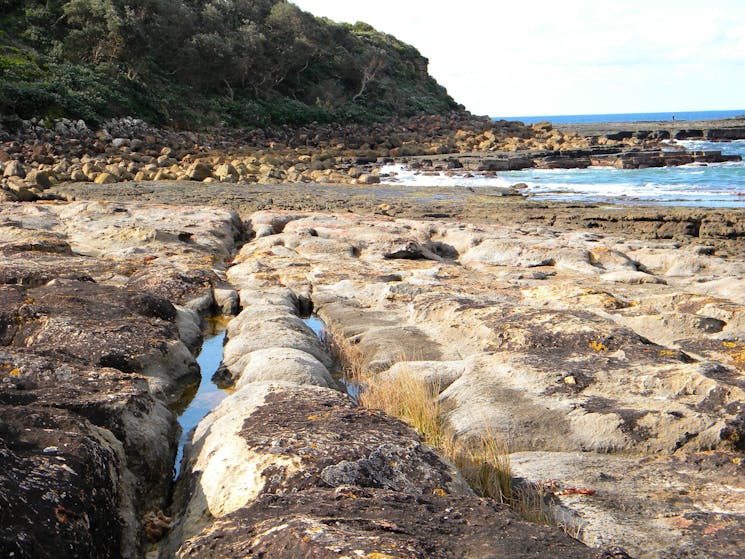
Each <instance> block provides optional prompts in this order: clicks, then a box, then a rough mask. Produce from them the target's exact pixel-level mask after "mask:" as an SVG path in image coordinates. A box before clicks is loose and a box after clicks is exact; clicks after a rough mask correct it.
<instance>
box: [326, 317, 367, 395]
mask: <svg viewBox="0 0 745 559" xmlns="http://www.w3.org/2000/svg"><path fill="white" fill-rule="evenodd" d="M323 342H324V344H325V345H326V348H327V349H328V350H329V351H330V352H331V353H332V354H333V355H334V357H335V358H336V361H337V363H338V364H339V367H340V368H341V371H342V373H343V374H344V376H345V377H347V378H348V379H349V380H352V381H354V382H361V381H362V380H363V377H364V376H365V367H364V363H365V355H364V354H363V352H362V350H361V349H360V347H359V346H358V345H357V344H356V343H355V342H354V341H353V340H352V339H350V338H347V337H346V336H345V335H344V333H343V332H342V331H341V330H340V329H339V328H336V327H334V326H332V325H329V324H327V325H326V326H325V329H324V334H323Z"/></svg>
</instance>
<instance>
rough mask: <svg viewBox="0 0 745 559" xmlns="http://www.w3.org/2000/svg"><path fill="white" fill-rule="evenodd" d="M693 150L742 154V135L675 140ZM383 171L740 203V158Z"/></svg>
mask: <svg viewBox="0 0 745 559" xmlns="http://www.w3.org/2000/svg"><path fill="white" fill-rule="evenodd" d="M677 143H678V145H681V146H683V147H685V148H686V149H688V150H694V151H712V150H714V151H722V152H723V153H724V154H737V155H742V156H744V157H745V140H736V141H734V142H722V143H715V142H695V141H683V142H677ZM382 172H383V173H394V175H392V176H391V177H390V178H388V179H384V182H386V183H390V184H402V185H407V186H414V187H418V186H425V185H429V186H453V187H458V186H462V187H471V188H474V187H484V186H490V187H495V186H496V187H503V188H506V187H509V186H512V185H514V184H517V183H524V184H525V185H527V187H526V188H525V189H524V190H522V192H523V194H525V195H527V196H530V197H531V198H535V199H539V200H551V201H560V202H600V203H612V204H630V205H633V204H638V205H640V204H650V203H651V204H656V205H666V206H691V207H709V208H742V207H745V162H742V161H739V162H728V163H714V164H709V165H698V164H693V165H683V166H681V167H661V168H653V169H615V168H611V167H589V168H587V169H525V170H522V171H506V172H502V173H499V174H498V175H497V176H496V177H495V176H486V175H483V174H481V175H480V174H478V173H472V175H473V176H457V175H455V176H448V175H446V174H445V173H437V174H435V175H432V174H426V175H424V174H418V173H415V172H413V171H410V170H406V169H403V168H402V167H401V166H397V165H388V166H386V167H384V168H383V169H382Z"/></svg>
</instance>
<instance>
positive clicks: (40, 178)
mask: <svg viewBox="0 0 745 559" xmlns="http://www.w3.org/2000/svg"><path fill="white" fill-rule="evenodd" d="M26 181H27V182H28V183H29V184H31V185H33V186H38V187H39V188H41V189H42V190H45V189H47V188H50V187H51V186H52V181H51V180H50V177H49V173H47V172H46V171H39V170H37V169H34V170H32V171H29V172H28V173H27V174H26Z"/></svg>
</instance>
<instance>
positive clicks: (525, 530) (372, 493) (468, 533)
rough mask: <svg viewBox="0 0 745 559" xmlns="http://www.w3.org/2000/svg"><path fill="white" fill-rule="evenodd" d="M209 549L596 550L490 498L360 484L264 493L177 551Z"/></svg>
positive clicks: (321, 553) (452, 557)
mask: <svg viewBox="0 0 745 559" xmlns="http://www.w3.org/2000/svg"><path fill="white" fill-rule="evenodd" d="M280 511H281V512H280ZM306 534H312V536H310V537H308V536H306ZM526 541H527V542H530V543H528V544H527V545H526ZM206 553H209V554H216V555H220V556H226V557H228V556H239V555H248V556H252V555H266V556H268V557H269V556H282V555H288V556H293V557H307V556H313V557H319V558H329V559H331V558H332V557H339V556H340V555H342V556H354V555H359V556H364V557H382V556H385V557H404V556H405V557H408V558H416V559H424V558H435V557H436V558H443V559H445V558H447V559H456V558H459V557H482V556H483V557H486V556H498V557H503V558H505V559H518V558H519V559H523V558H525V559H527V558H528V557H535V556H536V555H537V554H540V555H542V556H551V557H576V558H578V559H582V558H587V559H590V558H592V557H596V556H597V555H595V552H594V551H592V550H590V549H589V548H585V547H583V546H582V545H581V544H579V542H577V541H576V540H572V539H571V538H569V537H568V536H566V535H562V534H559V533H557V532H555V531H552V530H550V529H547V528H544V527H541V526H538V525H535V524H529V523H526V522H523V521H520V520H518V519H517V518H515V517H514V516H513V515H512V514H510V513H509V512H507V511H505V510H504V509H503V508H501V507H499V506H498V505H495V504H493V503H490V502H488V501H483V500H480V499H476V498H473V497H470V498H463V497H457V498H453V497H432V496H419V497H414V496H411V495H406V494H401V493H397V492H392V491H386V490H381V489H368V488H358V487H340V488H338V489H337V490H324V489H312V490H308V491H303V492H301V493H299V494H296V495H263V496H261V497H259V498H258V499H257V500H256V501H255V502H254V503H252V504H251V505H250V506H248V507H246V508H244V509H241V510H240V511H237V512H235V513H232V514H230V515H228V516H226V517H223V518H222V519H221V520H220V521H219V522H216V523H215V524H214V525H212V526H210V527H208V528H206V529H205V530H204V531H203V532H202V533H200V534H199V535H198V536H197V537H195V538H193V539H191V540H189V541H187V542H185V543H184V545H183V546H182V547H181V548H180V549H179V550H178V553H177V557H179V558H184V559H185V558H192V557H193V558H196V557H202V556H204V554H206ZM543 554H545V555H543ZM608 557H610V556H608ZM623 557H627V556H625V555H619V559H620V558H623Z"/></svg>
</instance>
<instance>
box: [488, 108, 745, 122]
mask: <svg viewBox="0 0 745 559" xmlns="http://www.w3.org/2000/svg"><path fill="white" fill-rule="evenodd" d="M739 116H742V117H745V110H735V111H682V112H677V113H676V112H666V113H614V114H603V115H550V116H506V117H495V118H493V119H492V120H517V121H520V122H523V123H525V124H535V123H537V122H546V121H548V122H551V123H553V124H594V123H597V122H661V121H662V122H664V121H671V120H672V119H673V117H675V120H681V121H687V120H715V119H720V118H734V117H739Z"/></svg>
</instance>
